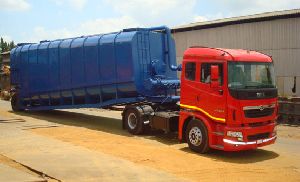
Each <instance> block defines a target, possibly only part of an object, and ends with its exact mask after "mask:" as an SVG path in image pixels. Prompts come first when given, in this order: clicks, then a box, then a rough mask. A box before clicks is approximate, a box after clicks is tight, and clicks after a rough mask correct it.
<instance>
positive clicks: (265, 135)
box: [247, 133, 270, 141]
mask: <svg viewBox="0 0 300 182" xmlns="http://www.w3.org/2000/svg"><path fill="white" fill-rule="evenodd" d="M269 136H270V133H260V134H256V135H249V136H248V137H247V138H248V141H253V140H260V139H265V138H269Z"/></svg>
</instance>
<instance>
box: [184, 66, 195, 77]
mask: <svg viewBox="0 0 300 182" xmlns="http://www.w3.org/2000/svg"><path fill="white" fill-rule="evenodd" d="M184 71H185V78H186V79H187V80H191V81H194V80H195V79H196V63H193V62H187V63H186V64H185V70H184Z"/></svg>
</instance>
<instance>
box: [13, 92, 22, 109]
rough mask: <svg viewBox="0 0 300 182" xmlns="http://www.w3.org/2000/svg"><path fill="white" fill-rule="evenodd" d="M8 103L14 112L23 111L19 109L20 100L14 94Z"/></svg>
mask: <svg viewBox="0 0 300 182" xmlns="http://www.w3.org/2000/svg"><path fill="white" fill-rule="evenodd" d="M10 103H11V108H12V110H13V111H14V112H20V111H24V109H22V108H21V102H20V98H19V95H18V94H17V93H14V94H13V95H12V97H11V101H10Z"/></svg>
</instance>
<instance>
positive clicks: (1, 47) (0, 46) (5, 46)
mask: <svg viewBox="0 0 300 182" xmlns="http://www.w3.org/2000/svg"><path fill="white" fill-rule="evenodd" d="M15 46H16V45H15V43H14V41H11V42H6V41H4V40H3V38H2V37H1V38H0V63H1V62H2V56H1V53H2V52H6V51H10V50H11V49H13V48H14V47H15Z"/></svg>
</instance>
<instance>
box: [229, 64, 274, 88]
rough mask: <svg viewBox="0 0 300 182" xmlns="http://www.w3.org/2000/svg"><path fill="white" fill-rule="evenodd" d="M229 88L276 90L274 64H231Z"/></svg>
mask: <svg viewBox="0 0 300 182" xmlns="http://www.w3.org/2000/svg"><path fill="white" fill-rule="evenodd" d="M228 87H229V88H233V89H238V88H239V89H248V88H250V89H251V88H252V89H253V88H276V86H275V76H274V66H273V63H259V62H229V64H228Z"/></svg>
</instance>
